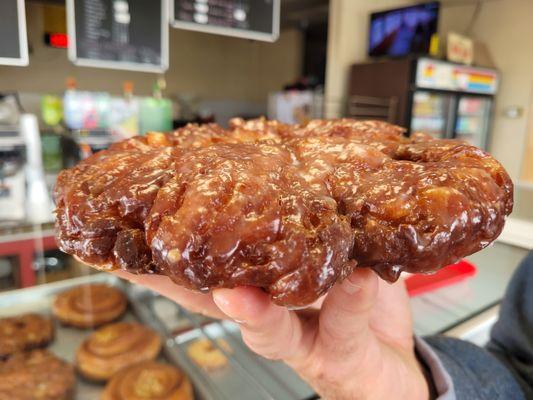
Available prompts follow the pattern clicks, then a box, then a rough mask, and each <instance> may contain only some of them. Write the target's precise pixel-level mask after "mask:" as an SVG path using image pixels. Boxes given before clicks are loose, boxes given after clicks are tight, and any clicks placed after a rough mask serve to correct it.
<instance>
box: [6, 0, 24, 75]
mask: <svg viewBox="0 0 533 400" xmlns="http://www.w3.org/2000/svg"><path fill="white" fill-rule="evenodd" d="M0 64H3V65H21V66H23V65H28V39H27V37H26V12H25V9H24V0H0Z"/></svg>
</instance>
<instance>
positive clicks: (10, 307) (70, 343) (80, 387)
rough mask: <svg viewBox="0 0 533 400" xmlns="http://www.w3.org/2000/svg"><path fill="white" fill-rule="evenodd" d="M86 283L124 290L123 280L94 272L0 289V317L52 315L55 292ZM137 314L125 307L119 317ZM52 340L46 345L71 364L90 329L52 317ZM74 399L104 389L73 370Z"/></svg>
mask: <svg viewBox="0 0 533 400" xmlns="http://www.w3.org/2000/svg"><path fill="white" fill-rule="evenodd" d="M88 283H106V284H108V285H112V286H116V287H119V288H120V289H122V290H123V291H124V288H125V285H124V284H123V282H122V281H121V280H120V279H118V278H116V277H114V276H113V275H111V274H94V275H88V276H84V277H81V278H74V279H67V280H64V281H60V282H54V283H48V284H44V285H39V286H34V287H31V288H25V289H19V290H12V291H9V292H4V293H0V318H1V317H8V316H14V315H18V314H24V313H28V312H36V313H39V314H42V315H44V316H48V317H52V303H53V301H54V299H55V297H56V295H57V294H59V293H60V292H63V291H65V290H67V289H70V288H71V287H74V286H79V285H84V284H88ZM135 319H136V318H135V316H134V315H133V313H132V312H131V308H129V309H128V311H127V312H126V314H125V315H124V316H123V317H122V318H121V319H120V320H121V321H134V320H135ZM54 325H55V337H54V341H53V342H52V343H51V344H50V345H49V346H48V347H47V349H48V350H50V351H51V352H52V353H54V354H55V355H57V356H59V357H61V358H62V359H63V360H66V361H68V362H69V363H71V364H73V362H74V357H75V354H76V350H77V349H78V347H79V346H80V345H81V343H82V342H83V341H84V340H85V339H86V338H87V336H89V335H90V334H91V333H92V332H93V330H92V329H78V328H72V327H67V326H64V325H62V324H60V323H59V322H58V321H57V320H54ZM76 379H77V382H76V395H75V397H74V398H75V399H76V400H97V399H99V398H100V395H101V393H102V391H103V388H104V385H103V384H98V383H91V382H89V381H86V380H84V379H83V378H81V377H80V376H79V375H78V374H76Z"/></svg>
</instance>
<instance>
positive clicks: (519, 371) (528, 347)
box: [487, 251, 533, 399]
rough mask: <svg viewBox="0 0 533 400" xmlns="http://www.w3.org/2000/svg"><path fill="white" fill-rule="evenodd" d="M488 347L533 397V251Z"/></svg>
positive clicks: (504, 305)
mask: <svg viewBox="0 0 533 400" xmlns="http://www.w3.org/2000/svg"><path fill="white" fill-rule="evenodd" d="M490 336H491V338H490V341H489V343H488V345H487V349H488V350H489V351H490V352H492V353H493V354H494V355H495V356H496V357H498V358H499V359H500V360H501V361H502V362H503V363H504V364H506V365H507V366H508V368H509V370H510V371H511V372H512V373H513V374H514V376H515V378H516V379H517V381H518V383H519V384H520V386H521V387H522V390H523V391H524V393H525V396H526V398H527V399H533V251H532V252H530V253H529V254H528V256H527V257H526V258H525V259H524V260H523V261H522V262H521V263H520V266H519V267H518V269H517V271H516V273H515V274H514V276H513V278H512V279H511V283H510V284H509V286H508V288H507V292H506V294H505V297H504V299H503V301H502V304H501V307H500V317H499V319H498V321H497V322H496V324H495V325H494V327H493V328H492V332H491V335H490Z"/></svg>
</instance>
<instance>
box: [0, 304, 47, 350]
mask: <svg viewBox="0 0 533 400" xmlns="http://www.w3.org/2000/svg"><path fill="white" fill-rule="evenodd" d="M53 337H54V325H53V324H52V321H51V320H50V318H46V317H43V316H42V315H39V314H33V313H30V314H24V315H19V316H16V317H8V318H1V319H0V358H4V357H7V356H9V355H11V354H13V353H16V352H18V351H24V350H31V349H35V348H37V347H44V346H46V345H47V344H48V343H50V342H51V341H52V339H53Z"/></svg>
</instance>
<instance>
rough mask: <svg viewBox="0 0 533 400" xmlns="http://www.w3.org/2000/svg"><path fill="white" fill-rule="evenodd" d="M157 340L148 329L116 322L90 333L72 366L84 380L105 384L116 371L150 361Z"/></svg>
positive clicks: (156, 346)
mask: <svg viewBox="0 0 533 400" xmlns="http://www.w3.org/2000/svg"><path fill="white" fill-rule="evenodd" d="M160 350H161V339H160V338H159V336H158V335H157V333H156V332H154V331H153V330H151V329H150V328H148V327H146V326H144V325H141V324H138V323H135V322H117V323H114V324H109V325H106V326H104V327H102V328H100V329H98V330H97V331H95V332H94V333H92V334H91V335H90V336H89V337H88V338H87V339H86V340H85V341H84V342H83V343H82V344H81V346H80V348H79V349H78V351H77V353H76V366H77V368H78V371H79V372H80V373H81V375H83V376H84V377H85V378H87V379H89V380H93V381H106V380H108V379H109V378H111V376H112V375H113V374H114V373H115V372H117V371H119V370H120V369H122V368H124V367H127V366H129V365H132V364H135V363H138V362H141V361H148V360H153V359H155V358H156V357H157V355H158V354H159V351H160Z"/></svg>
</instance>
